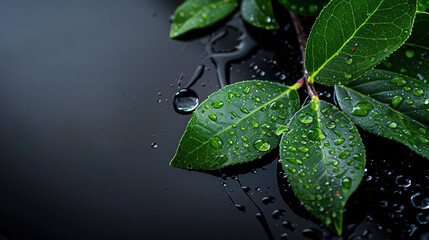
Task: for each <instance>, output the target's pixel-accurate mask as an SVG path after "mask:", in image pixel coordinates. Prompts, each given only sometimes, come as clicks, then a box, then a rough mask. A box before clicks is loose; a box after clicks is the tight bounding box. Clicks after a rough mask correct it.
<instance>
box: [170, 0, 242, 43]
mask: <svg viewBox="0 0 429 240" xmlns="http://www.w3.org/2000/svg"><path fill="white" fill-rule="evenodd" d="M237 7H238V0H187V1H185V2H184V3H183V4H181V5H180V6H179V7H178V8H177V9H176V11H175V12H174V16H173V23H172V24H171V29H170V37H171V38H175V37H178V36H180V35H183V34H184V33H187V32H189V31H191V30H195V29H199V28H205V27H208V26H211V25H213V24H215V23H216V22H218V21H220V20H222V19H223V18H225V17H227V16H228V15H229V14H231V13H232V12H233V11H234V10H235V9H236V8H237Z"/></svg>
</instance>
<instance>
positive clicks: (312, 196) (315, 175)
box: [280, 99, 366, 235]
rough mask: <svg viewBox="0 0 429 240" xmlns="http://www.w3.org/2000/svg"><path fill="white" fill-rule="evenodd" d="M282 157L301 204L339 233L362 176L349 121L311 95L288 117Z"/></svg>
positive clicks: (361, 153)
mask: <svg viewBox="0 0 429 240" xmlns="http://www.w3.org/2000/svg"><path fill="white" fill-rule="evenodd" d="M288 127H289V129H290V131H289V132H287V133H285V134H284V135H283V138H282V140H281V142H280V159H281V163H282V165H283V169H284V170H285V171H286V173H287V177H288V179H289V181H290V184H291V186H292V189H293V191H294V192H295V195H296V196H297V197H298V199H299V200H300V201H301V202H302V203H303V205H304V207H305V208H306V209H307V210H308V211H310V212H311V213H312V214H314V215H315V216H316V217H317V218H319V219H320V220H321V221H322V222H323V223H324V224H325V225H326V226H327V227H329V228H330V229H332V230H333V231H334V232H336V233H338V234H339V235H341V231H342V223H343V210H344V206H345V205H346V202H347V200H348V199H349V197H350V196H351V194H352V193H353V192H354V191H355V190H356V188H357V187H358V186H359V183H360V181H361V179H362V177H363V175H364V168H365V161H366V157H365V148H364V146H363V144H362V140H361V138H360V135H359V133H358V132H357V130H356V127H355V126H354V125H353V123H352V122H351V121H350V119H349V118H348V117H347V116H346V115H344V113H342V112H340V111H339V110H338V108H337V107H335V106H333V105H332V104H330V103H327V102H324V101H318V100H317V99H314V100H313V101H311V102H310V104H309V105H307V106H305V107H304V108H302V109H301V110H300V111H298V112H297V113H296V114H295V116H294V117H293V118H292V119H291V120H290V122H289V124H288Z"/></svg>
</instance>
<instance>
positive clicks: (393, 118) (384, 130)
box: [335, 70, 429, 158]
mask: <svg viewBox="0 0 429 240" xmlns="http://www.w3.org/2000/svg"><path fill="white" fill-rule="evenodd" d="M335 93H336V97H337V100H338V102H339V104H340V106H341V108H342V110H343V112H345V113H346V114H347V115H348V116H349V117H350V118H351V119H352V120H353V122H354V123H356V124H357V125H359V126H361V127H362V128H363V129H365V130H367V131H369V132H371V133H373V134H376V135H379V136H382V137H385V138H388V139H393V140H395V141H397V142H399V143H402V144H404V145H405V146H407V147H409V148H410V149H411V150H413V151H415V152H416V153H418V154H420V155H422V156H424V157H426V158H429V138H428V136H429V135H428V131H429V127H428V126H427V124H428V122H429V118H428V116H429V114H428V113H429V112H428V111H429V91H428V85H427V84H425V83H422V82H421V81H419V80H416V79H413V78H409V77H406V76H402V75H399V74H396V73H391V72H387V71H382V70H371V71H369V72H368V73H367V74H365V75H364V76H362V78H359V79H357V80H356V81H354V82H351V83H349V84H348V85H347V86H341V87H340V86H336V87H335Z"/></svg>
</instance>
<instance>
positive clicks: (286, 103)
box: [170, 81, 299, 170]
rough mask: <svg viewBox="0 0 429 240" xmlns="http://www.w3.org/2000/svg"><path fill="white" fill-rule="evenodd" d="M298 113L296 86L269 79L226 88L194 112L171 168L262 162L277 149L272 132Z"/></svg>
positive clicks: (275, 136) (214, 167) (218, 166)
mask: <svg viewBox="0 0 429 240" xmlns="http://www.w3.org/2000/svg"><path fill="white" fill-rule="evenodd" d="M298 109H299V96H298V93H297V91H296V87H294V86H292V87H288V86H285V85H283V84H279V83H274V82H267V81H245V82H239V83H236V84H232V85H228V86H226V87H224V88H222V89H221V90H219V91H217V92H215V93H214V94H212V95H210V96H209V98H208V99H207V100H206V101H204V102H203V103H201V105H200V106H199V107H198V108H197V109H196V110H195V112H194V114H193V115H192V118H191V120H190V121H189V123H188V126H187V128H186V131H185V133H184V135H183V137H182V139H181V140H180V144H179V147H178V149H177V152H176V155H175V156H174V158H173V160H172V161H171V163H170V165H171V166H173V167H180V168H188V169H202V170H214V169H219V168H223V167H226V166H229V165H234V164H239V163H244V162H249V161H252V160H254V159H257V158H260V157H261V156H263V155H264V154H266V153H268V152H269V151H271V150H272V149H274V148H275V147H276V146H277V145H278V142H279V139H280V137H279V136H278V135H276V134H275V133H276V128H277V127H281V126H282V125H284V124H285V123H286V122H287V121H288V120H289V119H290V117H291V116H292V115H293V114H294V113H295V112H296V111H297V110H298Z"/></svg>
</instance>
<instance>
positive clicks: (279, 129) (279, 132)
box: [276, 125, 289, 136]
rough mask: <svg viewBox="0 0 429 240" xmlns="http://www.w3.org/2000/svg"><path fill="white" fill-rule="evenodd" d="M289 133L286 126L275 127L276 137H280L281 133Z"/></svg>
mask: <svg viewBox="0 0 429 240" xmlns="http://www.w3.org/2000/svg"><path fill="white" fill-rule="evenodd" d="M287 131H289V128H288V127H287V126H286V125H279V126H277V127H276V135H277V136H280V135H281V134H282V133H283V132H287Z"/></svg>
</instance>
